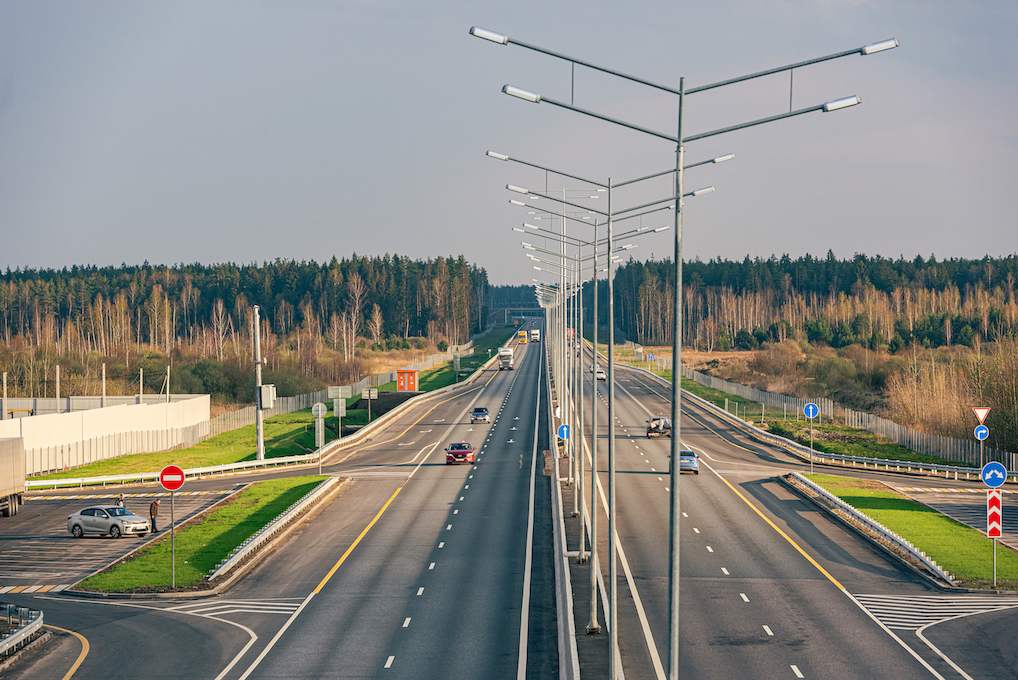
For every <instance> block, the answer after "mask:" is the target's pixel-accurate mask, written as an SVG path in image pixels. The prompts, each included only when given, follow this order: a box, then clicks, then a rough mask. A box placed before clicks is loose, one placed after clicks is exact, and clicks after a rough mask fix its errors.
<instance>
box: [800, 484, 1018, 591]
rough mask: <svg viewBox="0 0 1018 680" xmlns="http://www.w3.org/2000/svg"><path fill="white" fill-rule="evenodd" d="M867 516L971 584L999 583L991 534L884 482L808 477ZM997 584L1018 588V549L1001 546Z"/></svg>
mask: <svg viewBox="0 0 1018 680" xmlns="http://www.w3.org/2000/svg"><path fill="white" fill-rule="evenodd" d="M806 476H807V477H809V479H811V480H812V481H813V482H815V483H816V484H818V485H820V486H822V487H823V488H825V489H827V490H828V491H830V492H831V493H833V494H834V495H836V496H837V497H838V498H840V499H841V500H843V501H845V502H846V503H848V504H849V505H851V506H852V507H853V508H855V509H856V510H858V511H860V512H861V513H863V514H864V515H866V516H867V517H870V518H871V519H874V520H876V521H878V522H880V523H881V524H883V525H884V526H885V527H887V528H888V529H890V530H891V531H893V532H895V533H896V534H898V535H899V536H901V537H902V538H904V539H905V540H907V541H909V542H910V543H912V544H913V545H914V546H916V548H918V549H919V550H921V551H923V552H925V553H926V554H927V555H929V556H930V558H931V559H933V560H934V561H935V562H936V563H937V564H939V565H940V566H941V567H942V568H944V569H945V570H946V571H948V572H950V573H951V574H953V575H954V576H955V577H956V580H957V583H958V585H960V586H963V587H966V588H992V587H993V543H992V541H991V539H989V538H987V537H986V536H985V534H983V533H982V532H980V531H977V530H975V529H973V528H972V527H969V526H966V525H964V524H961V523H960V522H956V521H955V520H953V519H951V518H950V517H947V516H946V515H943V514H941V513H939V512H937V511H936V510H934V509H933V508H930V507H929V506H926V505H923V504H922V503H918V502H916V501H913V500H911V499H909V498H906V497H905V496H902V495H901V494H899V493H896V492H894V491H891V490H890V489H888V488H887V487H886V486H884V485H883V484H880V483H879V482H871V481H867V480H860V479H852V478H849V477H836V476H833V475H806ZM997 587H998V588H1001V589H1006V590H1018V553H1015V551H1013V550H1011V549H1010V548H1008V547H1007V546H1005V545H998V546H997Z"/></svg>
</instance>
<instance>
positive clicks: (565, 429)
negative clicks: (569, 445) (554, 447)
mask: <svg viewBox="0 0 1018 680" xmlns="http://www.w3.org/2000/svg"><path fill="white" fill-rule="evenodd" d="M558 438H559V439H569V426H568V425H565V424H563V425H559V426H558Z"/></svg>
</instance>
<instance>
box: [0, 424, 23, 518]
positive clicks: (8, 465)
mask: <svg viewBox="0 0 1018 680" xmlns="http://www.w3.org/2000/svg"><path fill="white" fill-rule="evenodd" d="M24 493H25V442H24V440H23V439H20V438H18V439H0V517H13V516H14V515H16V514H18V508H19V507H20V506H21V504H22V503H24V502H25V497H24Z"/></svg>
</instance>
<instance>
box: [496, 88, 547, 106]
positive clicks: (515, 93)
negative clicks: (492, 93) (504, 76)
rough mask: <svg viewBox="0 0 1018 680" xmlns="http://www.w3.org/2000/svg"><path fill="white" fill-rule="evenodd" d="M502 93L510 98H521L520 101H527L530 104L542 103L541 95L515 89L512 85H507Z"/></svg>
mask: <svg viewBox="0 0 1018 680" xmlns="http://www.w3.org/2000/svg"><path fill="white" fill-rule="evenodd" d="M502 92H504V93H506V94H507V95H509V96H510V97H519V98H520V99H525V100H527V101H528V102H533V103H534V104H540V103H541V95H539V94H537V93H536V92H529V91H527V90H521V89H520V88H518V87H513V86H512V85H506V86H505V87H503V88H502Z"/></svg>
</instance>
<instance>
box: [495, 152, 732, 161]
mask: <svg viewBox="0 0 1018 680" xmlns="http://www.w3.org/2000/svg"><path fill="white" fill-rule="evenodd" d="M488 155H489V156H490V155H491V152H490V151H489V152H488ZM733 158H735V154H734V153H726V154H725V155H724V156H718V157H717V158H714V159H711V163H724V162H725V161H730V160H732V159H733Z"/></svg>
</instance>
